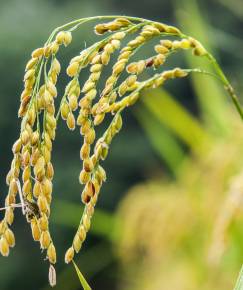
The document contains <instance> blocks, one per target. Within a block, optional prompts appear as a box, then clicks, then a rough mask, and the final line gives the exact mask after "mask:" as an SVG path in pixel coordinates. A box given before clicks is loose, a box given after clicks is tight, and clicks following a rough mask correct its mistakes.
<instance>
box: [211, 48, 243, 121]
mask: <svg viewBox="0 0 243 290" xmlns="http://www.w3.org/2000/svg"><path fill="white" fill-rule="evenodd" d="M206 57H207V58H208V59H209V61H210V62H211V63H212V65H213V67H214V70H215V71H216V72H217V74H218V76H219V77H220V79H221V80H222V82H223V84H224V88H225V90H226V91H227V92H228V94H229V95H230V97H231V99H232V101H233V103H234V105H235V107H236V109H237V111H238V112H239V114H240V116H241V119H242V120H243V110H242V106H241V104H240V102H239V99H238V97H237V95H236V94H235V92H234V89H233V87H232V86H231V84H230V82H229V80H228V79H227V77H226V75H225V74H224V72H223V70H222V69H221V67H220V65H219V63H218V62H217V60H216V59H215V58H214V57H213V56H212V55H211V54H210V53H208V54H207V55H206Z"/></svg>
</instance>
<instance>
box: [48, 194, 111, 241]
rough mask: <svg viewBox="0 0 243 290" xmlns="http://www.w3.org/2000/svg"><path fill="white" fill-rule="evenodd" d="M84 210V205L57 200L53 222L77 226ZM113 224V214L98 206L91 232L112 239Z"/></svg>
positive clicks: (54, 206) (72, 226)
mask: <svg viewBox="0 0 243 290" xmlns="http://www.w3.org/2000/svg"><path fill="white" fill-rule="evenodd" d="M64 209H65V210H64ZM82 210H83V206H81V205H78V204H75V203H72V202H68V201H66V200H65V201H64V200H60V199H59V200H55V202H54V205H53V212H52V218H53V222H54V223H56V224H60V225H62V226H68V227H71V228H76V227H77V225H78V224H79V220H80V217H81V214H82ZM60 212H61V213H62V214H60ZM113 224H114V217H113V216H112V214H110V213H107V212H105V211H103V210H101V209H99V208H96V209H95V214H94V217H93V220H92V226H91V229H90V232H91V233H93V234H96V235H101V236H105V237H106V238H108V239H112V235H113V234H112V229H113Z"/></svg>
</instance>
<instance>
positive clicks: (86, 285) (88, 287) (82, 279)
mask: <svg viewBox="0 0 243 290" xmlns="http://www.w3.org/2000/svg"><path fill="white" fill-rule="evenodd" d="M72 262H73V266H74V268H75V270H76V272H77V275H78V278H79V281H80V283H81V285H82V287H83V289H84V290H92V289H91V287H90V286H89V284H88V282H87V281H86V280H85V278H84V276H83V274H82V273H81V272H80V270H79V268H78V266H77V265H76V264H75V262H74V261H72Z"/></svg>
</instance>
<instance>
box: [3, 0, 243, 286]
mask: <svg viewBox="0 0 243 290" xmlns="http://www.w3.org/2000/svg"><path fill="white" fill-rule="evenodd" d="M103 14H105V15H109V14H119V15H133V16H138V17H144V18H150V19H152V20H158V21H162V22H165V23H169V24H173V25H177V26H179V27H180V28H181V29H182V30H183V31H184V32H185V33H187V34H191V35H193V36H195V37H197V38H198V39H199V40H201V41H202V42H203V43H204V44H205V46H206V47H207V48H208V49H209V50H210V51H211V52H213V53H214V54H215V55H216V57H217V58H218V59H219V61H220V63H221V64H222V67H223V69H224V70H225V72H226V74H227V75H228V76H229V78H230V80H231V81H232V83H233V85H234V87H235V88H236V90H237V92H238V93H239V95H241V93H242V89H243V82H242V79H243V70H242V64H243V53H242V51H243V38H242V29H243V2H242V1H241V0H231V1H228V0H203V1H202V0H201V1H199V0H171V1H166V0H150V1H138V0H134V1H130V0H123V1H119V0H103V1H94V0H93V1H87V0H84V1H81V0H79V1H78V0H68V1H67V0H41V1H40V0H21V1H18V0H8V1H3V0H0V76H1V78H0V80H1V81H0V165H1V167H0V168H1V170H0V173H1V174H0V192H1V195H0V201H1V205H3V204H4V196H5V194H6V190H7V188H6V186H5V176H6V174H7V172H8V170H9V166H10V162H11V158H12V153H11V146H12V144H13V142H14V140H15V139H16V137H17V136H18V134H19V133H18V132H19V129H20V122H19V120H18V118H17V110H18V105H19V95H20V93H21V90H22V78H23V72H24V67H25V63H26V61H27V60H28V59H29V55H30V53H31V51H32V50H33V49H34V48H36V47H39V46H40V45H42V43H43V42H45V40H46V39H47V37H48V35H49V34H50V32H51V31H52V30H53V29H54V28H55V27H57V26H59V25H61V24H64V23H66V22H69V21H71V20H74V19H76V18H81V17H87V16H95V15H103ZM91 31H92V27H91V25H87V26H84V28H83V29H81V31H80V32H75V35H74V41H73V44H72V45H71V46H70V47H69V48H68V49H65V50H63V51H62V52H61V56H60V58H61V59H62V63H63V67H65V66H66V65H67V63H68V61H69V60H70V58H71V57H73V56H75V55H77V54H78V52H79V51H80V50H81V49H83V48H84V47H85V45H86V43H87V45H89V44H91V43H92V41H94V40H96V39H97V37H95V36H94V34H93V33H91ZM150 50H151V47H150V48H149V47H148V48H147V50H145V51H144V53H147V54H148V55H149V53H150ZM169 65H170V66H182V67H197V66H198V65H200V66H203V67H204V68H206V69H208V70H210V65H209V64H208V63H207V62H206V61H199V60H198V59H196V58H195V57H194V58H193V57H192V56H191V55H190V53H187V54H185V55H184V54H182V55H180V56H179V57H175V58H174V60H170V64H169ZM85 77H86V76H85V75H83V76H81V78H83V80H85ZM66 81H67V79H65V77H63V79H62V82H61V84H60V89H62V88H63V87H64V85H65V83H66ZM57 136H58V137H57V139H56V142H55V145H54V157H53V160H54V164H55V172H56V177H55V182H54V193H53V194H54V201H53V208H52V216H51V221H52V225H51V230H52V232H53V236H54V241H55V244H56V245H57V250H58V252H59V260H58V264H57V275H58V284H57V287H56V289H58V290H61V289H65V290H67V289H68V290H76V289H81V288H80V284H79V281H78V278H77V276H76V274H75V272H74V270H73V268H72V266H70V265H69V266H67V265H65V264H64V261H63V258H62V257H63V255H64V252H65V249H66V248H67V247H68V245H69V244H70V242H71V239H72V235H73V234H74V232H75V227H76V226H77V225H78V223H79V217H80V215H81V209H82V208H81V202H80V192H81V190H80V185H79V184H78V174H79V170H80V167H81V163H80V161H79V148H80V146H81V141H82V140H80V136H79V134H78V132H77V133H70V132H69V131H68V130H67V128H66V126H65V124H64V123H62V124H59V127H58V134H57ZM242 140H243V133H242V123H241V121H240V118H239V116H238V115H237V112H236V111H235V110H234V108H233V105H232V104H231V102H230V101H229V99H228V96H227V95H226V93H225V92H224V90H223V89H222V88H221V86H220V84H219V83H217V81H216V80H214V79H211V78H209V77H207V76H199V75H197V76H193V77H190V78H188V79H187V80H180V81H175V82H172V83H170V84H168V85H166V86H165V88H163V89H159V90H156V91H150V92H145V93H144V94H143V97H142V98H141V101H139V103H138V104H137V105H136V106H135V107H134V108H131V109H129V110H127V112H126V113H125V115H124V126H123V130H122V131H121V133H120V134H119V135H118V136H117V137H116V139H115V140H114V142H113V144H112V147H111V150H110V153H109V157H108V159H107V160H106V161H105V163H104V167H105V169H106V171H107V176H108V180H107V182H106V184H105V185H104V187H103V189H102V193H101V195H100V200H99V203H98V206H97V209H96V214H95V217H94V220H93V225H92V229H91V232H90V234H89V235H88V238H87V241H86V242H85V245H84V247H83V249H82V251H81V253H80V255H79V256H78V257H77V259H76V262H77V264H78V266H79V267H80V269H81V271H82V272H83V274H84V275H85V276H86V277H87V279H88V280H89V282H90V285H91V286H92V288H93V289H96V290H104V289H119V290H120V289H121V290H123V289H124V290H136V289H140V290H165V289H175V290H190V289H197V290H211V289H214V290H217V289H218V290H224V289H225V290H226V289H233V285H234V283H235V280H236V277H237V274H238V272H239V269H240V267H241V264H242V261H243V230H242V224H243V211H242V201H243V157H242V145H243V141H242ZM17 211H18V214H17V216H16V220H15V223H14V226H13V230H14V232H15V233H16V239H17V244H16V247H15V248H14V250H13V251H12V252H11V255H10V257H9V258H2V257H0V269H1V270H0V289H1V290H10V289H11V290H13V289H18V290H22V289H25V290H34V289H41V290H47V289H50V287H49V286H48V283H47V274H48V265H47V262H45V261H44V256H43V255H41V254H40V250H39V247H38V244H37V243H34V242H33V240H32V237H31V232H30V229H29V225H26V222H25V220H24V217H23V216H22V215H21V213H20V210H17Z"/></svg>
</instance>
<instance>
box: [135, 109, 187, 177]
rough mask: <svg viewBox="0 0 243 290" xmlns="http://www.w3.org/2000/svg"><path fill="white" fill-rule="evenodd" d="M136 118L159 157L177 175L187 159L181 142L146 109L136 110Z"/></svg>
mask: <svg viewBox="0 0 243 290" xmlns="http://www.w3.org/2000/svg"><path fill="white" fill-rule="evenodd" d="M135 116H136V117H137V118H138V121H139V122H140V125H141V126H142V127H143V129H144V130H145V132H146V134H147V135H148V137H149V139H150V141H151V144H152V146H153V147H154V149H155V151H156V152H157V153H158V155H159V157H160V158H161V159H162V160H163V161H165V163H166V165H167V166H168V167H169V169H170V170H171V171H172V172H173V173H174V174H176V171H177V170H178V167H179V164H180V163H181V162H182V161H183V159H184V157H185V152H184V151H183V149H182V148H181V146H180V144H179V142H178V141H177V140H176V138H175V137H174V136H173V135H172V134H171V133H170V132H169V130H168V129H166V128H165V126H163V125H162V124H161V123H159V121H158V119H156V118H155V117H154V115H153V114H152V113H151V112H150V111H149V110H148V109H147V108H146V107H139V108H136V109H135Z"/></svg>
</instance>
